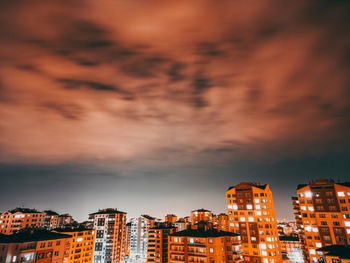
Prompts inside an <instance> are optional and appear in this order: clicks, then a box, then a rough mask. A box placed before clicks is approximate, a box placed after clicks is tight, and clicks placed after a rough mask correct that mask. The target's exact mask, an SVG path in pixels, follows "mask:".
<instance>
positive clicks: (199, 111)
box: [0, 0, 350, 220]
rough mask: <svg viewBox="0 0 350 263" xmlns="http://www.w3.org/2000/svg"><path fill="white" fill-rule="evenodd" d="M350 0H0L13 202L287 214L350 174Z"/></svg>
mask: <svg viewBox="0 0 350 263" xmlns="http://www.w3.org/2000/svg"><path fill="white" fill-rule="evenodd" d="M349 12H350V3H349V1H340V0H337V1H334V0H333V1H330V0H328V1H326V0H311V1H287V2H286V1H278V0H266V1H265V0H264V1H262V0H259V1H257V0H248V1H238V0H235V1H232V0H231V1H226V0H223V1H204V0H203V1H184V0H180V1H114V0H99V1H94V0H75V1H71V0H51V1H44V0H31V1H2V2H1V3H0V23H1V25H2V26H1V27H0V186H1V190H0V210H5V209H9V208H13V207H16V206H22V205H23V206H27V207H36V208H38V209H47V208H51V209H54V210H57V211H58V212H69V213H71V214H72V215H73V216H75V217H76V218H77V219H79V220H83V219H86V217H87V214H88V213H89V212H94V211H95V210H96V209H98V208H103V207H117V208H119V209H121V210H124V211H126V212H128V216H137V215H139V214H141V213H149V214H151V215H154V216H158V217H162V216H164V215H165V214H166V213H170V212H171V213H177V214H178V215H180V216H184V215H186V214H188V213H189V212H190V211H191V210H193V209H196V208H201V207H204V208H207V209H211V210H213V211H214V212H225V211H226V210H225V190H226V189H227V188H228V187H229V186H231V185H235V184H238V183H239V182H240V181H257V182H260V183H268V184H270V185H271V188H272V190H273V192H274V196H275V204H276V210H277V215H278V216H279V217H280V218H283V217H285V218H292V217H293V215H292V213H291V205H290V201H289V200H290V196H291V195H292V194H294V193H295V187H296V185H297V184H299V183H307V182H309V181H310V180H313V179H316V178H333V179H334V180H341V181H344V180H346V178H347V177H348V176H349V171H350V157H349V156H350V147H349V145H350V135H349V128H350V87H349V85H350V70H349V69H350V67H349V66H350V48H349V47H350V34H349V28H350V19H349V15H348V14H349Z"/></svg>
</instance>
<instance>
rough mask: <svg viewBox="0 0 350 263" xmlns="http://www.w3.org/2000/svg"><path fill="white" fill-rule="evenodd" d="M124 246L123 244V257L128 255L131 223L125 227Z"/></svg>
mask: <svg viewBox="0 0 350 263" xmlns="http://www.w3.org/2000/svg"><path fill="white" fill-rule="evenodd" d="M124 240H125V242H124V243H125V244H124V256H129V255H130V245H131V222H128V223H126V225H125V239H124Z"/></svg>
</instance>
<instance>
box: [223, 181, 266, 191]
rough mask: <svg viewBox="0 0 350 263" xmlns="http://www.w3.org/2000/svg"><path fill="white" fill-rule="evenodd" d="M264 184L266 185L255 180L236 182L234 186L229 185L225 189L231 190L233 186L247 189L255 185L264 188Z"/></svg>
mask: <svg viewBox="0 0 350 263" xmlns="http://www.w3.org/2000/svg"><path fill="white" fill-rule="evenodd" d="M266 186H267V184H264V185H260V184H258V183H255V182H242V183H239V184H237V185H235V186H231V187H229V188H228V189H227V191H228V190H231V189H233V188H238V189H241V188H247V190H248V189H250V188H251V187H257V188H260V189H262V190H265V188H266Z"/></svg>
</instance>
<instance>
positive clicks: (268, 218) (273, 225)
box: [226, 182, 282, 263]
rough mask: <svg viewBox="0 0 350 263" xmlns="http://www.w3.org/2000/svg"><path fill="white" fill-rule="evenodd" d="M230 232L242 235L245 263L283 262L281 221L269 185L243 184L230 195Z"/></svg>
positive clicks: (228, 203) (227, 194)
mask: <svg viewBox="0 0 350 263" xmlns="http://www.w3.org/2000/svg"><path fill="white" fill-rule="evenodd" d="M226 198H227V207H228V216H229V229H230V231H232V232H234V233H237V234H239V235H240V236H241V241H242V250H243V257H244V262H258V263H260V262H261V263H279V262H281V260H282V255H281V252H280V247H279V239H278V230H277V222H276V216H275V208H274V204H273V197H272V192H271V190H270V187H269V185H258V184H256V183H245V182H243V183H240V184H238V185H236V186H233V187H230V188H229V189H228V190H227V192H226Z"/></svg>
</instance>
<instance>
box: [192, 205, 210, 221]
mask: <svg viewBox="0 0 350 263" xmlns="http://www.w3.org/2000/svg"><path fill="white" fill-rule="evenodd" d="M199 222H210V223H213V213H212V212H211V211H209V210H206V209H203V208H202V209H197V210H193V211H192V212H191V225H195V224H198V223H199Z"/></svg>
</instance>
